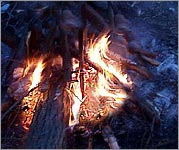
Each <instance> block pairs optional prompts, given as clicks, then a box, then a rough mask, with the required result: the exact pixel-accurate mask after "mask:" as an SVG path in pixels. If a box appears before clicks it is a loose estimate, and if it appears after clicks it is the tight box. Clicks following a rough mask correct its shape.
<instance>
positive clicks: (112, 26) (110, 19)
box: [108, 2, 115, 31]
mask: <svg viewBox="0 0 179 150" xmlns="http://www.w3.org/2000/svg"><path fill="white" fill-rule="evenodd" d="M108 7H109V16H110V18H109V22H110V27H111V29H112V30H113V31H114V30H115V26H114V11H113V8H112V5H111V3H110V2H108Z"/></svg>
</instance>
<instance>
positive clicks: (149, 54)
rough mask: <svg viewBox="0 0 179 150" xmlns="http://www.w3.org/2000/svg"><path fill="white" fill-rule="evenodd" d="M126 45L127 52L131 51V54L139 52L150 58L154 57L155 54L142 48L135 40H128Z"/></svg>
mask: <svg viewBox="0 0 179 150" xmlns="http://www.w3.org/2000/svg"><path fill="white" fill-rule="evenodd" d="M127 47H128V50H129V52H130V53H132V54H134V53H139V54H141V55H145V56H147V57H151V58H155V57H156V54H154V53H152V52H147V51H145V50H143V49H142V48H141V46H140V44H139V43H137V42H136V41H131V42H129V43H128V46H127Z"/></svg>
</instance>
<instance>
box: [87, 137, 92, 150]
mask: <svg viewBox="0 0 179 150" xmlns="http://www.w3.org/2000/svg"><path fill="white" fill-rule="evenodd" d="M92 145H93V134H90V136H89V139H88V149H92V148H93V146H92Z"/></svg>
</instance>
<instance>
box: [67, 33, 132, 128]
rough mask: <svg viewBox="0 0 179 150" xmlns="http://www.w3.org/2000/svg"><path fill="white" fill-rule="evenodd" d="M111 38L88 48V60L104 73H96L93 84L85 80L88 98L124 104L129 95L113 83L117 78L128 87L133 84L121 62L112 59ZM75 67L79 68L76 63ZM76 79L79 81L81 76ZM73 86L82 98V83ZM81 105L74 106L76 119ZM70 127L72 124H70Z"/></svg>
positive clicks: (102, 39)
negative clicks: (110, 100)
mask: <svg viewBox="0 0 179 150" xmlns="http://www.w3.org/2000/svg"><path fill="white" fill-rule="evenodd" d="M109 37H110V36H107V35H103V36H102V37H101V38H99V39H97V40H96V41H94V42H93V43H91V44H89V45H88V46H87V49H86V52H87V57H88V59H89V60H90V61H91V62H92V63H94V64H96V65H97V66H100V67H101V68H102V70H103V72H102V73H101V72H97V71H96V72H95V74H97V78H95V79H94V78H93V81H92V83H91V80H88V79H85V91H87V93H86V96H88V97H91V96H92V95H93V96H94V97H95V98H97V99H98V98H100V97H101V96H107V97H112V98H114V99H115V100H116V102H117V103H119V104H123V101H124V100H125V99H126V98H127V97H128V95H127V93H126V92H125V90H124V89H122V88H120V87H117V88H114V87H116V86H117V85H115V84H114V83H113V79H114V78H117V80H119V81H120V82H121V83H122V84H124V85H127V86H131V85H132V82H131V81H128V76H127V74H123V73H122V68H121V63H120V61H116V60H113V59H112V58H110V51H109V48H108V46H109V44H110V43H111V42H110V41H109ZM73 67H74V68H75V67H77V66H76V64H75V63H74V62H73ZM93 73H94V72H93ZM84 77H85V78H87V77H89V75H86V74H84ZM76 78H78V80H79V76H78V77H76ZM91 84H94V85H91ZM73 86H74V87H75V88H74V89H75V90H73V92H74V93H75V95H78V96H80V97H81V91H80V82H77V83H73ZM77 89H78V90H77ZM90 94H92V95H90ZM73 99H75V96H73ZM77 101H78V102H77ZM80 104H81V102H79V100H76V102H74V104H73V106H72V112H73V115H74V119H78V114H77V111H79V105H80ZM78 113H79V112H78ZM75 116H76V117H75ZM70 125H72V124H71V123H70Z"/></svg>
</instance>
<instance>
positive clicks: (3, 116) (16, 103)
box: [1, 87, 37, 121]
mask: <svg viewBox="0 0 179 150" xmlns="http://www.w3.org/2000/svg"><path fill="white" fill-rule="evenodd" d="M36 88H37V87H34V88H32V89H31V90H30V91H29V92H28V93H27V94H25V95H23V96H22V97H21V98H20V99H19V100H17V101H16V102H15V103H14V104H13V105H12V106H11V107H10V108H9V109H8V111H6V112H5V113H4V114H3V115H2V118H1V121H4V119H5V118H6V116H7V115H8V114H9V113H10V112H11V111H12V110H13V109H14V108H15V107H16V106H17V105H19V104H20V103H21V102H22V100H23V99H24V97H25V96H27V95H28V94H29V93H30V92H32V91H33V90H34V89H36Z"/></svg>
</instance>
